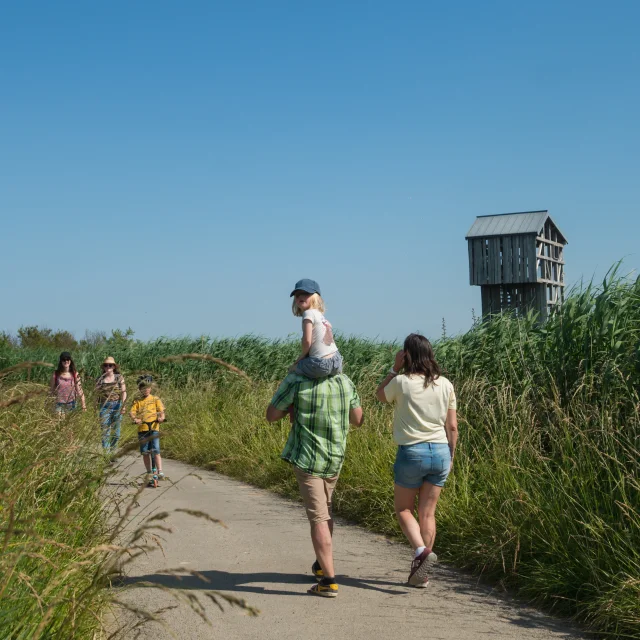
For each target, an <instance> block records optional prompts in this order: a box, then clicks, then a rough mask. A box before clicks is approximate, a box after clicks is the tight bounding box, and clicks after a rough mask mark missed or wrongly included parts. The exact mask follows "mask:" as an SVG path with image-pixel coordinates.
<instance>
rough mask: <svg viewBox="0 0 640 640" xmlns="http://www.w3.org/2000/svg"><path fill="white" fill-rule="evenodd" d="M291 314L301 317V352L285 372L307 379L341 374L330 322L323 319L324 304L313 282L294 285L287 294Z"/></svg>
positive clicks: (299, 281) (306, 280)
mask: <svg viewBox="0 0 640 640" xmlns="http://www.w3.org/2000/svg"><path fill="white" fill-rule="evenodd" d="M290 297H291V298H293V303H292V306H291V309H292V311H293V315H294V316H297V317H298V318H300V317H301V318H302V342H301V349H302V352H301V354H300V357H299V358H298V359H297V360H296V362H295V364H294V365H293V366H292V367H291V369H290V370H289V371H291V372H293V373H297V374H299V375H301V376H306V377H307V378H324V377H326V376H333V375H336V374H338V373H342V356H341V355H340V352H339V351H338V347H337V346H336V343H335V342H334V340H333V329H332V327H331V323H330V322H329V321H328V320H327V319H326V318H325V317H324V302H323V300H322V297H321V296H320V286H319V285H318V283H317V282H316V281H315V280H309V279H308V278H304V279H302V280H298V282H296V286H295V287H294V289H293V291H292V292H291V296H290Z"/></svg>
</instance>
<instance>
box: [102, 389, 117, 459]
mask: <svg viewBox="0 0 640 640" xmlns="http://www.w3.org/2000/svg"><path fill="white" fill-rule="evenodd" d="M120 409H122V405H121V404H120V401H113V402H105V403H104V404H103V405H102V406H101V407H100V424H101V425H102V447H103V449H104V450H105V451H113V450H114V449H115V448H116V447H117V446H118V440H120V422H121V421H122V414H121V413H120Z"/></svg>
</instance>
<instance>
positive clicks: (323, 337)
mask: <svg viewBox="0 0 640 640" xmlns="http://www.w3.org/2000/svg"><path fill="white" fill-rule="evenodd" d="M305 320H311V322H312V324H313V333H312V334H311V348H310V349H309V356H310V357H312V358H324V357H325V356H330V355H331V354H332V353H335V352H336V351H337V350H338V347H336V343H335V342H334V341H333V330H332V329H331V323H330V322H329V321H328V320H327V319H326V318H325V317H324V315H323V314H322V313H320V312H319V311H318V310H317V309H308V310H307V311H305V312H304V313H303V314H302V326H303V327H304V322H305Z"/></svg>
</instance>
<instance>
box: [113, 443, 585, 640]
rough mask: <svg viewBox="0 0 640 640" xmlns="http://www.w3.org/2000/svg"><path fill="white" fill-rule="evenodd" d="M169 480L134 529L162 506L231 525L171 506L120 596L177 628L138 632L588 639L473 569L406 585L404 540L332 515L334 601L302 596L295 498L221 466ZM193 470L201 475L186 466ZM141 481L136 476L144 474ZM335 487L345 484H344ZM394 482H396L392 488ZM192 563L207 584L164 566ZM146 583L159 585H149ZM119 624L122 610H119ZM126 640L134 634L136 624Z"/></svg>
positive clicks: (144, 499)
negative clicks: (218, 599) (234, 603)
mask: <svg viewBox="0 0 640 640" xmlns="http://www.w3.org/2000/svg"><path fill="white" fill-rule="evenodd" d="M141 466H142V462H141V460H140V458H139V457H135V458H134V457H133V456H132V457H129V458H125V459H124V460H123V461H122V463H121V464H120V467H119V468H118V469H117V470H116V473H115V474H114V475H113V476H112V479H111V481H110V483H109V484H110V488H111V489H112V490H113V491H114V493H119V494H121V495H122V494H126V493H127V492H134V491H135V488H131V485H129V486H128V485H127V480H129V481H131V482H132V484H134V483H135V482H136V477H135V476H136V474H138V473H139V471H140V468H141ZM164 467H165V469H164V470H165V473H167V475H168V476H170V477H171V479H172V480H173V482H174V483H176V484H174V485H173V486H172V485H171V484H170V483H169V482H164V483H163V484H162V486H161V488H159V489H145V490H144V491H143V493H142V494H141V496H140V497H139V505H138V506H137V507H136V508H135V509H134V510H133V512H132V515H131V521H130V523H129V525H128V527H129V530H133V529H135V528H136V527H137V526H139V525H140V524H141V523H142V521H143V520H144V519H145V518H146V517H149V516H152V515H153V514H155V513H160V512H162V511H168V512H172V511H173V510H174V509H193V510H200V511H205V512H207V513H209V514H210V515H211V516H213V517H215V518H220V519H221V520H222V521H223V522H224V523H225V524H226V526H227V528H223V527H221V526H219V525H216V524H213V523H211V522H207V521H206V520H204V519H201V518H194V517H192V516H189V515H187V514H185V513H180V512H172V513H170V514H169V516H168V517H166V518H165V519H164V520H163V521H162V524H164V525H166V526H168V527H170V528H171V529H172V530H173V532H172V533H161V534H160V536H161V538H162V539H161V544H162V550H158V551H156V552H153V553H151V554H149V555H143V556H140V557H138V558H137V559H136V560H135V561H134V562H133V563H131V564H129V565H128V566H127V569H126V574H127V577H126V579H125V585H126V586H125V588H124V590H123V592H122V593H121V594H119V597H120V599H121V600H123V601H125V602H127V603H129V604H130V605H132V606H134V607H137V608H141V609H146V610H149V611H155V610H158V609H161V608H163V607H171V606H175V605H178V606H177V607H175V608H172V609H170V610H167V611H165V612H164V613H162V614H160V617H161V618H162V619H163V620H164V621H165V622H166V625H168V626H169V627H170V628H171V629H172V631H173V634H174V635H173V634H172V632H170V631H169V630H168V629H167V628H166V627H164V626H163V625H161V624H159V623H157V622H150V623H148V626H145V628H144V630H143V631H142V636H141V637H149V638H154V640H163V639H165V638H167V639H169V638H176V637H177V638H180V639H182V638H185V639H189V640H191V639H194V640H198V639H200V638H219V639H222V638H225V639H233V640H235V639H238V640H245V639H246V640H249V639H258V638H259V639H260V640H272V639H273V640H301V639H306V638H324V637H327V638H346V639H347V640H361V639H366V640H373V639H375V638H387V639H391V640H393V639H395V638H399V637H403V638H418V637H423V638H429V639H430V640H438V639H442V640H445V639H454V638H455V639H457V640H466V639H468V638H474V639H475V638H489V639H491V640H497V639H503V638H505V639H506V638H518V639H522V640H529V639H530V640H538V639H543V638H544V639H559V638H565V639H569V638H570V639H578V638H584V637H585V636H583V635H582V634H581V633H580V632H579V631H576V630H575V629H573V628H572V627H570V626H569V625H568V624H565V623H563V622H561V621H558V620H555V619H553V618H551V617H548V616H546V615H543V614H541V613H539V612H536V611H535V610H533V609H530V608H527V607H523V606H521V605H520V604H519V603H517V602H514V601H512V600H509V599H507V598H505V597H503V596H501V595H499V594H496V593H494V592H492V590H491V589H490V588H487V587H485V586H481V585H478V584H477V582H476V580H475V579H474V578H472V577H470V576H468V575H466V574H463V573H461V572H459V571H456V570H454V569H451V568H449V567H447V566H443V565H441V564H439V565H436V567H435V568H434V571H433V574H432V576H431V578H430V583H429V586H428V587H427V588H426V589H413V588H411V587H408V586H407V585H406V584H405V581H406V578H407V574H408V569H409V563H410V559H411V557H410V555H411V554H410V550H409V547H408V546H406V545H403V544H400V543H397V542H391V541H388V540H387V539H386V538H384V537H382V536H380V535H376V534H373V533H370V532H368V531H365V530H364V529H362V528H360V527H357V526H355V525H352V524H348V523H346V522H344V521H341V520H339V519H338V520H337V521H336V529H335V545H334V547H335V549H334V553H335V561H336V571H337V574H338V583H339V585H340V593H339V595H338V597H337V598H335V599H328V598H319V597H317V596H311V595H307V593H306V591H307V588H308V587H310V586H311V585H312V584H313V583H314V580H313V579H312V578H311V577H310V573H309V569H310V567H311V563H312V562H313V560H314V556H313V549H312V546H311V540H310V537H309V525H308V523H307V519H306V516H305V513H304V509H303V508H302V506H301V505H300V504H296V503H294V502H291V501H288V500H285V499H282V498H280V497H278V496H275V495H273V494H271V493H269V492H267V491H264V490H261V489H256V488H254V487H251V486H249V485H246V484H243V483H241V482H237V481H235V480H231V479H229V478H226V477H225V476H221V475H219V474H216V473H212V472H208V471H202V470H200V469H195V468H194V467H191V466H189V465H186V464H182V463H179V462H175V461H172V460H165V461H164ZM191 473H195V474H197V475H198V476H200V479H199V478H197V477H194V476H191V475H189V474H191ZM137 481H138V482H141V480H140V479H139V478H137ZM337 490H338V491H340V484H339V483H338V489H337ZM390 490H391V489H390ZM179 567H182V568H185V569H189V570H194V571H197V572H198V573H200V574H202V575H203V576H204V577H205V578H206V579H207V580H209V583H208V584H205V583H204V582H203V581H202V580H201V579H199V578H197V577H195V576H193V575H187V576H185V577H183V578H182V579H181V580H178V579H177V578H176V577H175V576H171V575H163V574H162V573H161V572H162V570H165V569H170V568H179ZM141 580H144V581H148V582H151V583H153V584H157V585H159V587H158V588H156V587H153V588H148V587H147V588H143V587H139V586H136V583H137V582H139V581H141ZM176 589H183V590H185V591H184V592H183V593H186V594H187V595H189V596H193V595H195V596H197V597H198V599H199V600H200V601H201V602H205V601H206V603H205V605H204V606H205V610H206V615H207V617H208V618H209V619H210V621H211V624H210V625H209V624H207V623H205V622H204V621H203V620H202V619H201V618H200V617H199V616H198V615H197V614H196V613H194V611H193V610H192V609H191V608H190V607H189V606H188V605H187V604H184V603H178V601H177V600H176V599H175V598H174V597H173V596H172V595H171V594H172V593H175V592H176V591H175V590H176ZM207 589H215V590H219V591H221V592H224V593H227V594H231V595H234V596H237V597H239V598H242V599H244V600H246V602H247V603H248V604H249V605H251V606H253V607H255V608H257V609H259V610H260V613H259V615H257V616H255V617H252V616H249V615H247V614H246V613H245V612H244V611H242V610H241V609H238V608H234V607H229V606H224V612H221V611H220V610H219V609H218V608H217V607H216V606H215V605H214V604H213V603H211V602H209V601H208V599H207V598H206V597H205V596H204V594H205V593H206V590H207ZM118 618H119V620H120V621H121V620H123V619H126V614H119V616H118ZM126 637H128V638H134V637H138V636H137V635H136V633H135V632H133V631H132V632H130V633H128V634H127V636H126Z"/></svg>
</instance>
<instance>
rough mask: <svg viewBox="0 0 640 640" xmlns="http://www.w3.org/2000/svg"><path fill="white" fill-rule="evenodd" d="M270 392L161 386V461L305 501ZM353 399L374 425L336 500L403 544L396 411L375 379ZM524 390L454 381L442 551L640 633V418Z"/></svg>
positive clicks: (361, 438)
mask: <svg viewBox="0 0 640 640" xmlns="http://www.w3.org/2000/svg"><path fill="white" fill-rule="evenodd" d="M274 389H275V385H274V384H271V383H261V384H258V385H254V386H250V385H247V384H245V383H244V382H243V381H237V382H235V383H234V382H231V381H230V380H229V379H228V378H225V380H224V382H222V383H221V384H215V383H210V384H209V385H208V386H206V387H203V385H199V386H198V387H194V388H190V387H187V388H184V387H182V388H165V389H164V390H163V392H162V396H163V398H164V399H165V400H166V403H167V407H168V412H169V413H168V415H169V416H170V422H169V423H167V425H166V437H165V438H164V439H163V447H164V449H165V451H166V454H167V455H169V456H171V457H174V458H177V459H180V460H184V461H186V462H190V463H192V464H195V465H198V466H201V467H205V468H210V469H216V470H217V471H220V472H222V473H225V474H228V475H231V476H233V477H236V478H239V479H241V480H244V481H247V482H250V483H252V484H255V485H257V486H261V487H265V488H267V489H270V490H273V491H276V492H278V493H280V494H283V495H288V496H297V487H296V484H295V480H294V477H293V474H292V473H291V471H290V469H289V467H288V465H287V464H286V463H284V462H283V461H281V460H280V459H279V455H280V452H281V450H282V447H283V445H284V442H285V440H286V437H287V434H288V431H289V423H288V421H286V420H283V421H281V422H280V423H278V424H275V425H268V424H267V423H266V422H265V420H264V418H263V416H264V411H265V408H266V406H267V403H268V402H269V399H270V398H271V395H272V393H273V391H274ZM359 391H360V393H361V397H362V400H363V407H364V409H365V415H366V422H365V425H364V426H363V427H361V428H358V429H352V431H351V433H350V436H349V446H348V448H347V459H346V462H345V466H344V468H343V472H342V474H341V481H340V483H339V485H338V491H337V492H336V495H335V498H334V500H335V501H334V505H335V508H336V511H337V513H339V514H341V515H343V516H345V517H348V518H350V519H352V520H355V521H357V522H359V523H361V524H363V525H364V526H366V527H369V528H371V529H373V530H375V531H379V532H381V533H385V534H390V535H398V534H399V529H398V526H397V523H396V520H395V517H394V512H393V498H392V494H393V491H392V487H393V477H392V464H393V458H394V454H395V448H394V446H393V443H392V440H391V433H390V431H391V430H390V425H391V416H392V414H391V410H390V408H388V407H383V406H381V405H379V404H378V403H377V402H376V401H375V400H373V391H374V387H373V385H372V384H370V383H369V384H366V383H365V384H361V385H360V389H359ZM530 393H531V395H530V396H527V395H518V394H515V393H513V392H512V391H510V390H509V388H504V387H498V386H492V385H491V384H490V383H488V382H486V381H485V380H476V379H469V380H467V381H466V382H465V383H462V384H461V385H459V386H458V395H459V400H460V406H461V408H462V409H461V411H460V428H461V436H460V444H459V451H458V454H457V456H456V466H455V470H454V472H453V473H452V475H451V476H450V479H449V480H448V482H447V486H446V489H445V491H444V492H443V496H442V499H441V503H440V505H439V508H438V514H437V518H438V539H437V542H436V547H437V550H438V554H439V555H441V557H442V558H443V559H446V560H447V561H450V562H452V563H453V564H456V565H458V566H461V567H464V568H467V569H470V570H472V571H474V572H476V573H477V574H482V575H483V576H485V577H487V578H488V579H490V580H491V581H493V582H494V583H498V584H502V585H504V586H505V587H508V588H510V589H512V590H514V591H515V592H516V593H518V594H519V595H520V596H522V597H524V598H526V599H527V600H529V601H531V602H534V603H536V604H538V605H540V606H542V607H544V608H545V609H547V610H549V611H552V612H555V613H557V614H561V615H564V616H570V617H573V618H575V619H577V620H580V621H581V622H583V623H585V624H586V625H587V626H588V627H589V628H591V629H593V630H594V631H598V632H600V633H602V634H603V635H606V636H607V637H614V638H640V606H639V603H640V515H639V514H638V510H637V507H638V504H640V503H639V502H638V497H639V496H640V486H639V484H638V474H637V468H638V460H639V459H640V452H639V451H638V447H637V439H636V438H635V437H634V436H633V435H632V434H634V433H638V421H639V416H638V412H637V410H636V411H635V413H633V414H630V416H629V418H628V420H629V423H628V424H627V425H625V426H626V428H625V429H624V430H621V429H619V428H618V426H617V424H616V422H615V420H614V419H613V415H614V413H615V410H614V409H611V411H610V412H607V411H606V410H605V409H603V407H590V406H589V405H587V404H585V403H584V402H583V399H582V398H581V397H579V396H576V397H575V399H574V402H573V403H569V404H568V405H565V406H561V405H560V404H559V403H558V402H555V401H554V400H553V398H551V399H549V400H547V402H546V404H545V406H544V407H543V408H542V409H541V408H540V407H539V402H540V400H539V398H536V397H534V395H533V394H534V391H533V390H531V392H530ZM534 407H535V411H534Z"/></svg>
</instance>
